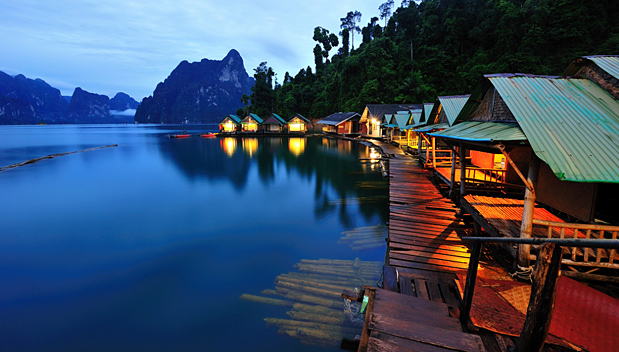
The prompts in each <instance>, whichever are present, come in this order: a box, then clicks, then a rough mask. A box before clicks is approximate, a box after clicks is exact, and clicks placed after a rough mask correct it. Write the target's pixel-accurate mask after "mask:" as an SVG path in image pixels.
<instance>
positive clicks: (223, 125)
mask: <svg viewBox="0 0 619 352" xmlns="http://www.w3.org/2000/svg"><path fill="white" fill-rule="evenodd" d="M240 125H241V119H240V118H239V117H238V116H236V115H228V116H226V117H224V119H223V120H221V122H220V123H219V131H220V132H225V133H234V132H236V131H238V129H239V126H240Z"/></svg>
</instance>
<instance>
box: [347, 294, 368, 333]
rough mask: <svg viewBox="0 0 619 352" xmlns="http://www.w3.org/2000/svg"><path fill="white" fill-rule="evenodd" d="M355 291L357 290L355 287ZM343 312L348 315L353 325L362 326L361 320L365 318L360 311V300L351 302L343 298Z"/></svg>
mask: <svg viewBox="0 0 619 352" xmlns="http://www.w3.org/2000/svg"><path fill="white" fill-rule="evenodd" d="M354 291H355V292H359V290H358V289H357V288H356V287H355V290H354ZM344 314H346V317H348V320H350V321H351V322H352V323H353V324H354V325H357V326H363V321H364V320H365V314H363V313H361V303H360V302H352V301H351V300H349V299H345V300H344Z"/></svg>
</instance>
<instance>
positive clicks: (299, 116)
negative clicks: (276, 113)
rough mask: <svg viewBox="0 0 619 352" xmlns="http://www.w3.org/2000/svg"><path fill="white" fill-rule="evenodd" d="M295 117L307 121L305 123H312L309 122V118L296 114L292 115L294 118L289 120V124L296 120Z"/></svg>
mask: <svg viewBox="0 0 619 352" xmlns="http://www.w3.org/2000/svg"><path fill="white" fill-rule="evenodd" d="M295 117H298V118H300V119H301V120H303V121H305V123H311V121H310V120H308V119H307V118H305V116H303V115H301V114H299V113H296V114H294V115H292V117H291V118H290V119H288V123H290V121H292V120H294V118H295Z"/></svg>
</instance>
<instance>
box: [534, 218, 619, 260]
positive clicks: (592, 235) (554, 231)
mask: <svg viewBox="0 0 619 352" xmlns="http://www.w3.org/2000/svg"><path fill="white" fill-rule="evenodd" d="M533 225H537V226H544V227H547V229H548V230H547V232H546V233H547V234H548V238H569V239H587V240H616V239H617V233H618V232H619V226H608V225H597V224H575V223H562V222H551V221H545V220H536V219H533ZM531 258H532V259H534V258H535V255H531ZM562 263H563V264H566V265H573V266H585V267H594V268H611V269H619V254H618V253H617V250H616V249H614V248H612V249H608V248H597V249H595V250H593V249H591V248H579V247H567V246H566V247H564V248H563V261H562Z"/></svg>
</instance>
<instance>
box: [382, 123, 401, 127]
mask: <svg viewBox="0 0 619 352" xmlns="http://www.w3.org/2000/svg"><path fill="white" fill-rule="evenodd" d="M385 127H387V128H396V127H398V124H397V123H390V124H388V125H385Z"/></svg>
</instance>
